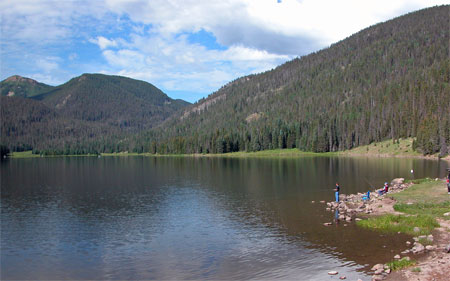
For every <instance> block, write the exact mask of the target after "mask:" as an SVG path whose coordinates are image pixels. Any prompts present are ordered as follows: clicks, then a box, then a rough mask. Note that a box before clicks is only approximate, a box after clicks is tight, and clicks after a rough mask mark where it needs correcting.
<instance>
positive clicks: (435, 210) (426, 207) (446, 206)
mask: <svg viewBox="0 0 450 281" xmlns="http://www.w3.org/2000/svg"><path fill="white" fill-rule="evenodd" d="M394 210H396V211H398V212H402V213H405V214H411V215H430V216H432V217H441V218H446V217H444V213H447V212H448V211H449V210H450V201H445V202H442V203H434V204H433V203H415V204H412V205H408V204H404V203H400V204H395V205H394Z"/></svg>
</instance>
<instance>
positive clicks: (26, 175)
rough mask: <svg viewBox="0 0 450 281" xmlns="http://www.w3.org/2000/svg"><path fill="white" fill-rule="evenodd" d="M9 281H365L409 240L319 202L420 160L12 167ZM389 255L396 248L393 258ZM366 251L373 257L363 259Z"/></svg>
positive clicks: (7, 194)
mask: <svg viewBox="0 0 450 281" xmlns="http://www.w3.org/2000/svg"><path fill="white" fill-rule="evenodd" d="M0 165H1V203H2V204H1V210H2V220H1V235H2V240H1V250H2V251H1V259H2V264H1V272H2V273H1V274H2V275H1V277H2V279H27V278H32V279H155V278H156V279H180V278H184V279H248V278H256V279H263V278H266V279H275V278H284V279H291V278H298V276H302V277H303V278H305V279H311V280H322V279H323V278H326V277H327V276H326V272H327V271H328V270H331V269H336V268H339V271H340V272H342V273H343V274H345V275H346V276H347V277H348V278H354V279H357V278H364V277H365V274H364V272H365V270H366V269H367V264H370V263H372V262H374V260H376V261H377V262H378V261H384V260H388V259H390V258H391V256H392V255H391V253H390V249H393V250H395V251H396V250H400V249H401V247H403V245H404V243H403V241H404V239H405V237H402V236H392V237H391V236H385V237H381V236H380V235H379V234H377V233H373V232H370V231H367V230H362V229H359V228H356V227H355V226H354V225H353V224H352V223H349V224H347V223H344V222H341V223H339V224H338V223H335V224H334V226H335V227H325V226H323V223H324V222H328V221H332V220H333V215H334V217H336V215H337V216H339V214H336V213H335V214H333V213H330V212H326V211H325V206H324V205H323V204H319V203H316V204H311V201H312V200H315V201H316V202H319V201H320V200H332V199H333V195H334V194H333V187H334V183H335V182H336V181H338V182H339V183H340V184H341V192H342V193H353V192H357V191H362V192H365V191H367V189H368V186H367V179H369V180H370V182H371V183H373V184H374V185H381V184H382V183H383V182H384V181H386V180H387V179H391V178H394V177H398V176H403V177H407V178H408V177H411V176H412V175H411V174H410V170H411V168H413V169H414V170H415V175H414V176H416V177H424V176H431V177H436V176H440V174H441V173H443V171H445V167H446V165H444V164H442V163H440V162H437V161H427V160H411V159H364V158H361V159H353V158H323V157H318V158H313V157H311V158H303V159H209V158H206V159H195V158H180V159H177V158H141V157H134V158H106V157H105V158H99V159H98V158H51V159H23V160H10V161H6V162H1V164H0ZM382 246H386V248H383V247H382ZM361 249H364V251H362V250H361Z"/></svg>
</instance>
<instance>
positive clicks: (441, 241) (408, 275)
mask: <svg viewBox="0 0 450 281" xmlns="http://www.w3.org/2000/svg"><path fill="white" fill-rule="evenodd" d="M438 222H439V224H440V225H441V227H439V228H436V229H435V230H434V231H433V237H434V243H433V245H436V246H437V248H436V250H433V251H429V252H428V253H427V254H426V255H425V256H424V257H423V258H421V259H420V260H418V263H417V265H415V266H414V267H412V268H406V269H403V270H400V271H398V272H394V273H392V274H390V275H388V276H387V278H386V279H385V280H388V281H398V280H411V281H412V280H414V281H415V280H420V281H425V280H426V281H431V280H434V281H448V280H450V254H449V253H446V251H445V249H446V247H448V245H449V244H450V221H448V220H438ZM417 268H420V272H418V270H415V271H413V269H417Z"/></svg>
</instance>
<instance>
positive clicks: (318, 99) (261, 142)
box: [141, 6, 450, 154]
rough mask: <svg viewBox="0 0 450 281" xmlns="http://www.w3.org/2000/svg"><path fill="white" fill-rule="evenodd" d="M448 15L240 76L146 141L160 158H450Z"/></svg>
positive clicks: (368, 32)
mask: <svg viewBox="0 0 450 281" xmlns="http://www.w3.org/2000/svg"><path fill="white" fill-rule="evenodd" d="M448 13H449V6H440V7H433V8H429V9H424V10H421V11H417V12H414V13H410V14H407V15H404V16H401V17H399V18H395V19H393V20H390V21H387V22H384V23H380V24H377V25H374V26H372V27H369V28H367V29H365V30H362V31H360V32H358V33H356V34H354V35H352V36H350V37H349V38H346V39H345V40H343V41H341V42H338V43H336V44H333V45H332V46H330V47H329V48H326V49H324V50H321V51H319V52H316V53H312V54H310V55H308V56H304V57H301V58H297V59H294V60H293V61H290V62H287V63H285V64H283V65H281V66H279V67H277V68H276V69H274V70H272V71H268V72H265V73H262V74H258V75H250V76H246V77H242V78H239V79H237V80H235V81H233V82H231V83H229V84H227V85H225V86H223V87H222V88H221V89H219V90H218V91H217V92H215V93H213V94H211V95H210V96H208V97H207V98H206V99H202V100H200V101H199V102H197V103H195V104H194V105H192V106H190V107H188V108H187V109H186V110H185V111H184V112H183V113H180V114H179V115H178V116H176V117H173V118H171V119H170V120H169V121H167V122H166V123H165V124H164V126H163V128H162V129H160V130H153V131H151V132H149V133H148V134H147V135H146V136H145V137H144V138H142V140H141V142H143V143H148V142H151V143H152V145H151V152H158V153H223V152H231V151H244V150H245V151H258V150H265V149H275V148H294V147H295V148H299V149H301V150H305V151H315V152H326V151H339V150H346V149H351V148H353V147H357V146H360V145H366V144H370V143H372V142H379V141H382V140H385V139H398V138H406V137H417V141H416V142H415V143H414V147H415V148H417V149H418V150H420V151H421V152H423V153H435V152H441V153H442V154H447V153H448V147H449V146H448V144H450V99H449V96H450V95H449V93H450V86H449V77H450V59H449V56H448V48H449V45H448V42H449V29H448V28H443V27H446V26H449V25H450V23H449V16H448Z"/></svg>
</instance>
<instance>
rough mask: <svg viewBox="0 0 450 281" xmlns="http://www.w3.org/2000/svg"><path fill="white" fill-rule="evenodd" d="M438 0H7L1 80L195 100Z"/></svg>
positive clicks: (1, 5)
mask: <svg viewBox="0 0 450 281" xmlns="http://www.w3.org/2000/svg"><path fill="white" fill-rule="evenodd" d="M449 2H450V1H438V0H436V1H435V0H409V1H406V0H390V1H386V0H377V1H374V0H365V1H360V0H340V1H339V0H303V1H300V0H281V1H280V0H239V1H237V0H221V1H215V0H206V1H203V0H196V1H193V0H171V1H168V0H149V1H144V0H95V1H92V0H73V1H71V0H66V1H57V0H3V1H1V2H0V13H1V40H0V47H1V49H0V51H1V53H0V55H1V64H0V80H3V79H5V78H7V77H9V76H11V75H14V74H18V75H21V76H25V77H30V78H33V79H36V80H38V81H40V82H44V83H47V84H50V85H58V84H62V83H64V82H66V81H68V80H69V79H70V78H72V77H75V76H78V75H81V74H83V73H104V74H112V75H123V76H127V77H131V78H135V79H140V80H144V81H147V82H150V83H152V84H154V85H155V86H157V87H158V88H160V89H162V90H163V91H164V92H166V93H167V94H168V95H169V96H170V97H172V98H181V99H184V100H187V101H190V102H194V101H196V100H198V99H200V98H202V97H205V96H207V95H208V94H210V93H212V92H214V91H215V90H217V89H219V88H220V87H221V86H222V85H224V84H226V83H227V82H229V81H232V80H234V79H236V78H238V77H240V76H244V75H248V74H252V73H259V72H262V71H266V70H269V69H272V68H274V67H276V66H277V65H280V64H282V63H283V62H285V61H288V60H291V59H293V58H295V57H299V56H303V55H307V54H309V53H311V52H314V51H317V50H319V49H322V48H325V47H327V46H329V45H330V44H332V43H335V42H337V41H339V40H342V39H344V38H346V37H348V36H350V35H351V34H353V33H355V32H357V31H359V30H361V29H363V28H366V27H369V26H370V25H373V24H376V23H378V22H382V21H385V20H388V19H391V18H394V17H396V16H399V15H402V14H405V13H408V12H411V11H415V10H418V9H421V8H425V7H430V6H434V5H439V4H449Z"/></svg>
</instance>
